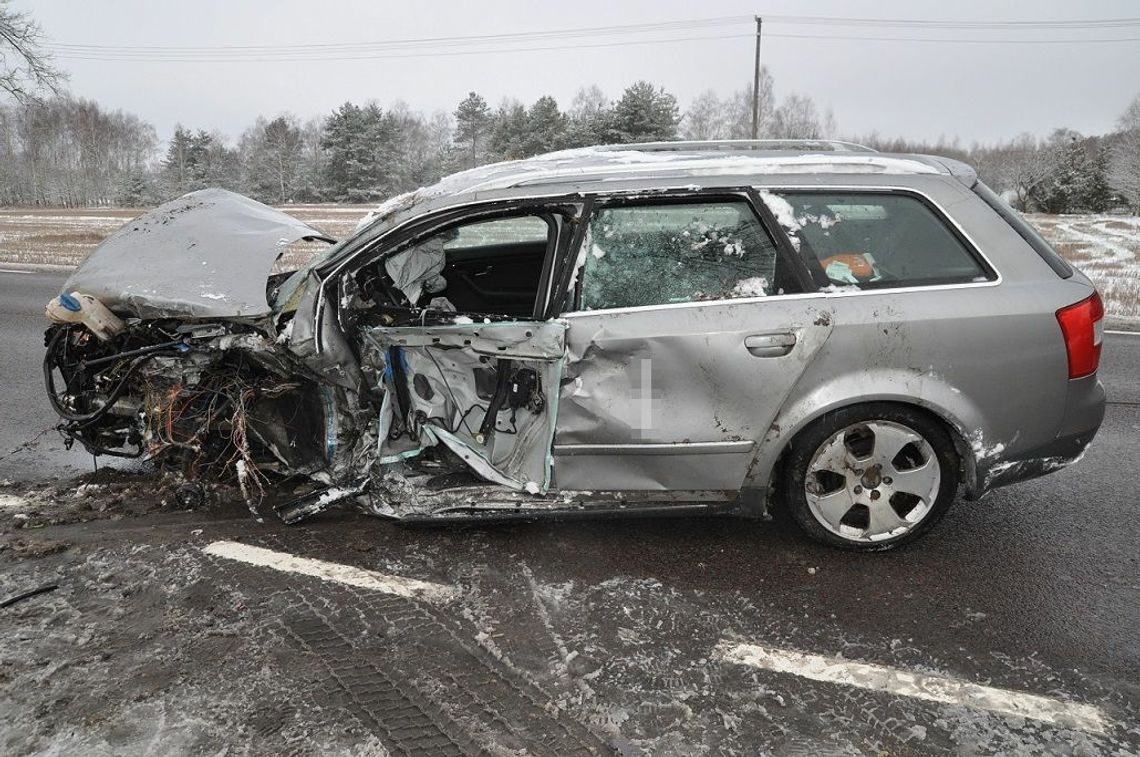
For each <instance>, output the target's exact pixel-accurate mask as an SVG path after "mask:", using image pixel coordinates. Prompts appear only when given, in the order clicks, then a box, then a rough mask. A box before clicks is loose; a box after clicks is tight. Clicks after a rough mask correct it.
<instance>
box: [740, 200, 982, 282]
mask: <svg viewBox="0 0 1140 757" xmlns="http://www.w3.org/2000/svg"><path fill="white" fill-rule="evenodd" d="M761 196H762V197H763V199H764V201H765V203H766V204H767V205H768V207H769V208H770V209H771V210H772V212H773V214H774V215H775V216H776V219H777V220H778V221H779V222H780V225H781V226H782V227H783V228H784V231H785V232H787V234H788V238H789V240H790V241H791V243H792V246H793V247H795V248H796V249H797V250H798V252H799V253H800V256H801V257H802V258H803V260H804V262H805V263H806V264H807V266H808V267H809V268H811V269H813V271H812V272H813V275H815V277H816V279H817V280H818V281H819V282H820V283H821V284H823V285H825V286H826V285H833V286H837V287H844V286H852V287H857V288H859V289H876V288H885V287H899V286H932V285H936V284H958V283H969V282H976V281H987V280H989V279H991V278H993V276H992V274H991V272H989V271H988V270H987V269H986V268H985V266H984V265H983V264H982V262H981V261H980V260H979V259H978V258H977V257H976V256H975V255H974V253H973V252H972V251H971V250H970V249H969V248H968V247H967V246H966V244H965V242H963V241H962V239H960V238H959V236H958V235H957V234H955V233H954V232H953V231H952V230H951V229H950V228H949V227H948V226H947V224H946V223H945V222H944V221H943V220H942V219H941V218H940V217H939V216H938V215H937V214H936V213H935V212H934V211H933V210H932V209H931V208H929V207H928V206H927V205H926V203H924V202H923V201H922V200H920V199H919V198H917V197H914V196H911V195H904V194H888V193H881V192H875V193H870V192H863V193H859V192H826V193H825V192H793V191H781V192H768V191H765V192H761Z"/></svg>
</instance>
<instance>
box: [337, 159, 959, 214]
mask: <svg viewBox="0 0 1140 757" xmlns="http://www.w3.org/2000/svg"><path fill="white" fill-rule="evenodd" d="M805 144H809V145H810V144H812V143H805ZM666 145H667V143H662V144H661V145H658V144H650V145H633V146H629V145H603V146H597V147H580V148H574V149H570V150H559V151H557V152H550V153H545V154H543V155H536V156H535V157H533V158H526V159H523V160H510V161H504V162H501V163H491V164H489V165H485V166H479V167H477V168H472V169H469V170H467V171H461V172H459V173H456V174H452V175H450V176H446V177H444V178H443V179H441V180H440V181H439V182H437V183H436V184H432V185H430V186H427V187H421V188H420V189H416V190H413V191H411V192H405V193H404V194H401V195H397V196H396V197H393V198H392V199H390V200H388V201H386V202H384V203H382V204H381V205H379V206H378V207H377V208H376V209H374V210H373V211H372V212H370V213H369V214H368V215H367V216H366V217H365V218H364V219H363V220H362V221H361V224H360V225H361V226H364V225H366V224H368V223H370V222H372V221H373V220H375V219H377V218H381V217H388V216H392V215H393V214H395V213H398V212H400V211H402V210H406V209H408V208H410V207H412V206H413V205H417V204H419V203H421V202H424V201H427V200H432V199H439V198H443V197H449V196H450V197H455V196H458V195H470V194H474V193H486V192H491V191H496V190H505V189H512V188H516V187H539V186H545V187H549V186H552V185H556V184H563V183H573V184H582V183H586V182H604V181H624V180H631V179H637V178H640V177H645V178H652V179H653V180H655V181H660V180H663V179H670V178H678V179H684V180H686V181H694V180H699V179H701V178H703V177H718V176H750V175H755V176H764V175H771V174H912V175H913V174H947V173H949V172H950V171H949V170H948V168H947V166H945V165H943V164H941V163H940V162H939V161H937V160H934V159H931V158H929V157H926V156H917V155H885V154H881V153H876V152H872V151H867V150H866V148H859V147H858V146H857V145H850V146H848V145H846V144H845V143H825V142H820V143H819V149H816V150H787V149H756V147H757V146H760V147H761V148H762V147H763V144H762V143H743V142H742V143H739V145H734V144H733V143H731V142H717V143H709V144H708V146H707V147H705V146H703V145H701V144H700V143H683V144H679V145H677V147H678V148H681V149H673V148H672V146H669V147H670V149H665V147H666ZM631 147H632V148H634V149H631ZM837 147H838V148H839V149H836V148H837ZM638 148H640V149H638ZM829 150H830V151H829Z"/></svg>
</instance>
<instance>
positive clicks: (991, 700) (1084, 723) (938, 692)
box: [713, 641, 1107, 733]
mask: <svg viewBox="0 0 1140 757" xmlns="http://www.w3.org/2000/svg"><path fill="white" fill-rule="evenodd" d="M713 655H714V657H715V658H716V659H719V660H723V661H725V662H733V663H738V664H740V665H749V666H751V667H754V668H762V669H764V670H771V671H773V672H776V673H791V674H793V675H797V676H800V677H802V678H809V679H811V680H813V681H823V682H825V683H837V684H841V685H844V686H857V687H858V688H861V689H868V690H870V691H884V692H887V693H890V694H899V695H902V696H907V697H914V698H915V699H925V700H926V701H929V702H943V703H946V704H957V705H962V706H965V707H974V708H978V709H983V710H989V711H990V712H996V713H999V714H1002V715H1014V716H1016V717H1023V718H1031V719H1033V720H1042V721H1045V722H1047V723H1054V724H1056V725H1060V726H1065V727H1068V728H1078V729H1080V730H1082V731H1090V732H1092V733H1104V732H1105V730H1106V727H1107V720H1106V718H1105V717H1104V715H1102V714H1101V712H1100V710H1098V709H1097V708H1096V707H1093V706H1092V705H1087V704H1077V703H1075V702H1062V701H1060V700H1058V699H1049V698H1048V697H1042V696H1037V695H1036V694H1026V693H1023V692H1019V691H1010V690H1008V689H997V688H994V687H992V686H981V685H979V684H976V683H969V682H968V681H959V680H957V679H954V678H945V677H942V676H932V675H925V674H922V673H915V672H912V671H909V670H902V669H900V668H891V667H887V666H885V665H871V664H868V663H864V662H852V661H850V660H844V659H841V658H838V657H824V656H822V655H814V654H805V653H804V652H793V651H789V650H785V649H773V648H770V647H762V646H759V645H756V644H742V643H737V642H730V641H722V642H721V643H720V644H718V645H717V647H716V649H715V650H714V652H713Z"/></svg>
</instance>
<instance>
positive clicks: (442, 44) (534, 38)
mask: <svg viewBox="0 0 1140 757" xmlns="http://www.w3.org/2000/svg"><path fill="white" fill-rule="evenodd" d="M765 19H766V20H768V19H771V20H772V21H775V22H777V23H784V24H789V25H817V26H855V27H864V28H865V27H876V28H878V27H887V28H910V29H916V30H923V31H927V30H941V29H960V30H975V31H977V30H997V29H1004V30H1006V31H1040V30H1056V29H1108V28H1119V29H1124V28H1131V27H1140V18H1116V19H1091V20H1084V21H991V22H974V21H933V20H919V19H909V20H907V19H860V18H841V17H835V18H829V17H822V16H771V17H769V16H765ZM742 21H747V22H752V21H753V17H749V16H718V17H713V18H705V19H686V20H682V21H664V22H656V23H645V24H629V25H613V26H597V27H584V28H576V29H561V30H549V31H536V32H517V33H509V34H484V35H465V36H452V37H425V38H418V39H403V40H377V41H373V42H346V43H329V44H304V45H264V46H256V45H253V46H203V47H193V46H186V47H166V46H115V45H80V44H63V43H52V44H48V45H45V47H48V48H49V49H51V50H52V51H53V53H54V54H55V56H56V57H58V58H63V59H70V60H106V61H130V62H180V63H274V62H288V61H353V60H384V59H399V58H422V57H452V56H464V55H487V54H503V53H527V52H546V51H553V50H572V49H591V48H605V47H617V46H627V45H655V44H674V43H680V42H692V41H701V40H723V39H735V38H743V37H751V36H753V35H751V34H717V35H698V36H693V35H689V36H683V37H671V38H666V39H640V40H638V39H634V40H624V41H620V42H594V43H591V42H583V43H574V44H563V45H537V46H530V47H513V46H511V45H515V44H519V43H525V42H543V41H558V40H572V39H575V38H579V37H589V38H591V39H592V38H596V37H607V36H608V37H613V36H624V35H630V34H654V33H661V32H668V31H676V30H680V29H685V30H691V29H699V28H706V29H707V28H716V27H722V26H730V25H737V24H740V23H741V22H742ZM768 36H770V37H781V38H786V39H821V40H843V41H856V42H858V41H868V42H926V43H933V44H1003V45H1009V44H1039V45H1040V44H1113V43H1127V42H1137V41H1140V37H1113V38H1088V37H1068V38H1046V39H1041V38H1000V39H999V38H993V37H974V36H972V37H899V36H881V35H874V36H867V35H861V34H860V35H851V34H826V33H825V34H816V33H789V32H769V34H768ZM489 45H494V46H495V47H491V48H489V49H479V48H481V47H482V48H486V47H487V46H489ZM503 45H507V47H503ZM464 48H474V49H464Z"/></svg>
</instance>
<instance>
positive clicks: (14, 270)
mask: <svg viewBox="0 0 1140 757" xmlns="http://www.w3.org/2000/svg"><path fill="white" fill-rule="evenodd" d="M0 273H38V271H21V270H20V269H18V268H0Z"/></svg>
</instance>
